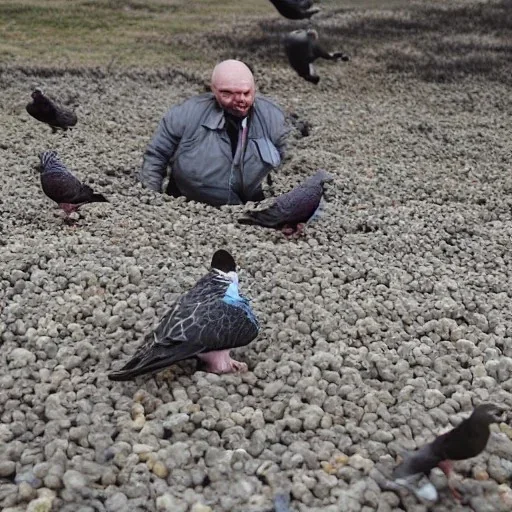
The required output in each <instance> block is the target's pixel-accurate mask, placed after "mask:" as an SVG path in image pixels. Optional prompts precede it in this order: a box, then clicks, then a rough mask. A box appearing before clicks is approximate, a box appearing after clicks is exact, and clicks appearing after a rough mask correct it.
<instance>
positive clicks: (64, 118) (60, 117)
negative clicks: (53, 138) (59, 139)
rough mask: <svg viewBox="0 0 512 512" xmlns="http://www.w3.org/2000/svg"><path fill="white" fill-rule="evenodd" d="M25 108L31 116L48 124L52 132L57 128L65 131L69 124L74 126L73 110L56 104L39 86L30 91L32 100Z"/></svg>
mask: <svg viewBox="0 0 512 512" xmlns="http://www.w3.org/2000/svg"><path fill="white" fill-rule="evenodd" d="M26 109H27V112H28V113H29V114H30V115H31V116H32V117H34V118H35V119H37V120H38V121H41V122H42V123H46V124H48V125H50V126H51V128H52V132H53V133H55V132H56V131H57V129H61V130H64V131H66V130H67V129H68V128H70V127H71V126H75V125H76V122H77V117H76V114H75V113H74V112H72V111H71V110H67V109H65V108H63V107H60V106H58V105H56V104H55V103H54V102H53V101H52V100H50V99H49V98H47V97H46V96H45V95H44V94H43V91H42V90H41V89H39V88H36V89H34V91H33V92H32V101H31V102H30V103H28V104H27V106H26Z"/></svg>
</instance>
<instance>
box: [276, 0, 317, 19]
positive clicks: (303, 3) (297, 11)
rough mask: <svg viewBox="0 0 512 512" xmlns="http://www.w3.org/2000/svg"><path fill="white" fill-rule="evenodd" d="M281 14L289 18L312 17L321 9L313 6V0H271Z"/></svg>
mask: <svg viewBox="0 0 512 512" xmlns="http://www.w3.org/2000/svg"><path fill="white" fill-rule="evenodd" d="M270 1H271V2H272V4H274V7H275V8H276V9H277V10H278V11H279V14H281V16H284V17H285V18H288V19H289V20H303V19H305V18H311V16H313V14H316V13H317V12H318V11H320V9H319V8H318V7H313V2H312V0H270Z"/></svg>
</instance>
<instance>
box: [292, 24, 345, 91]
mask: <svg viewBox="0 0 512 512" xmlns="http://www.w3.org/2000/svg"><path fill="white" fill-rule="evenodd" d="M284 50H285V53H286V56H287V57H288V61H289V62H290V65H291V67H292V68H293V69H294V70H295V71H296V72H297V73H298V75H299V76H301V77H302V78H304V79H305V80H307V81H308V82H311V83H313V84H315V85H316V84H317V83H318V82H319V81H320V77H319V76H318V75H317V74H316V72H315V68H314V67H313V62H314V61H315V60H316V59H318V58H322V59H327V60H343V61H348V60H349V57H348V56H347V55H345V54H344V53H343V52H331V53H329V52H328V51H326V50H324V49H323V48H322V46H320V43H319V42H318V32H317V31H316V30H313V29H309V30H294V31H293V32H290V33H289V34H287V35H286V36H285V38H284Z"/></svg>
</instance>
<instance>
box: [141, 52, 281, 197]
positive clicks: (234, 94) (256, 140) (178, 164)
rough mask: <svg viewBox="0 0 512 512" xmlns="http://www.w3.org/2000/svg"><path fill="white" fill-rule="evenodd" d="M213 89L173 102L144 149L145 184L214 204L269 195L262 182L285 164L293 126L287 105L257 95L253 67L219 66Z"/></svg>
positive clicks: (234, 63)
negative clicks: (288, 122) (287, 116)
mask: <svg viewBox="0 0 512 512" xmlns="http://www.w3.org/2000/svg"><path fill="white" fill-rule="evenodd" d="M211 89H212V92H211V93H207V94H202V95H199V96H195V97H193V98H190V99H188V100H187V101H185V102H184V103H181V104H180V105H177V106H174V107H172V108H171V109H170V110H169V111H168V112H167V113H166V114H165V116H164V117H163V119H162V120H161V121H160V124H159V126H158V128H157V130H156V133H155V134H154V136H153V139H152V141H151V142H150V143H149V145H148V147H147V149H146V153H145V155H144V162H143V165H142V170H141V172H140V174H139V178H140V180H141V182H142V183H143V184H144V185H145V186H146V187H148V188H150V189H152V190H155V191H162V185H163V182H164V180H165V178H166V175H167V170H168V167H169V166H170V176H169V183H168V186H167V193H168V194H170V195H172V196H175V197H177V196H182V195H183V196H185V197H187V198H188V199H193V200H196V201H201V202H203V203H208V204H211V205H214V206H220V205H223V204H244V203H245V202H247V201H261V200H262V199H263V198H264V196H263V191H262V186H261V184H262V181H263V180H264V178H265V177H266V176H267V175H268V174H269V173H270V171H271V170H272V169H275V168H276V167H278V166H279V164H280V163H281V159H282V157H283V154H284V147H285V139H286V135H287V133H288V128H287V126H286V123H285V118H284V114H283V112H282V110H281V109H280V108H279V107H278V106H276V105H275V104H274V103H272V102H271V101H270V100H268V99H266V98H265V97H263V96H260V95H256V88H255V84H254V77H253V75H252V73H251V71H250V69H249V68H248V67H247V66H246V65H245V64H244V63H243V62H240V61H237V60H226V61H223V62H221V63H220V64H217V66H215V69H214V70H213V73H212V81H211Z"/></svg>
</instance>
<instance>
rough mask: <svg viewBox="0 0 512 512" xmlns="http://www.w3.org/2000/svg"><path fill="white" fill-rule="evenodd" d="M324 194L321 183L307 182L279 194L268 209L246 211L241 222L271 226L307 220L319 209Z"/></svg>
mask: <svg viewBox="0 0 512 512" xmlns="http://www.w3.org/2000/svg"><path fill="white" fill-rule="evenodd" d="M322 195H323V188H322V186H321V185H320V184H318V183H317V184H314V185H312V184H307V183H305V184H302V185H299V186H298V187H295V188H294V189H293V190H291V191H290V192H287V193H286V194H282V195H280V196H278V197H277V198H276V200H275V201H274V203H273V204H272V205H271V206H269V207H268V208H267V209H264V210H260V211H249V212H246V213H245V217H242V218H241V219H239V222H240V223H242V224H244V223H245V224H259V225H261V226H265V227H269V228H279V227H282V226H284V225H286V224H291V225H294V224H298V223H300V222H306V221H308V220H309V219H310V217H311V216H312V215H313V214H314V213H315V211H316V210H317V208H318V206H319V204H320V200H321V199H322Z"/></svg>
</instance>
